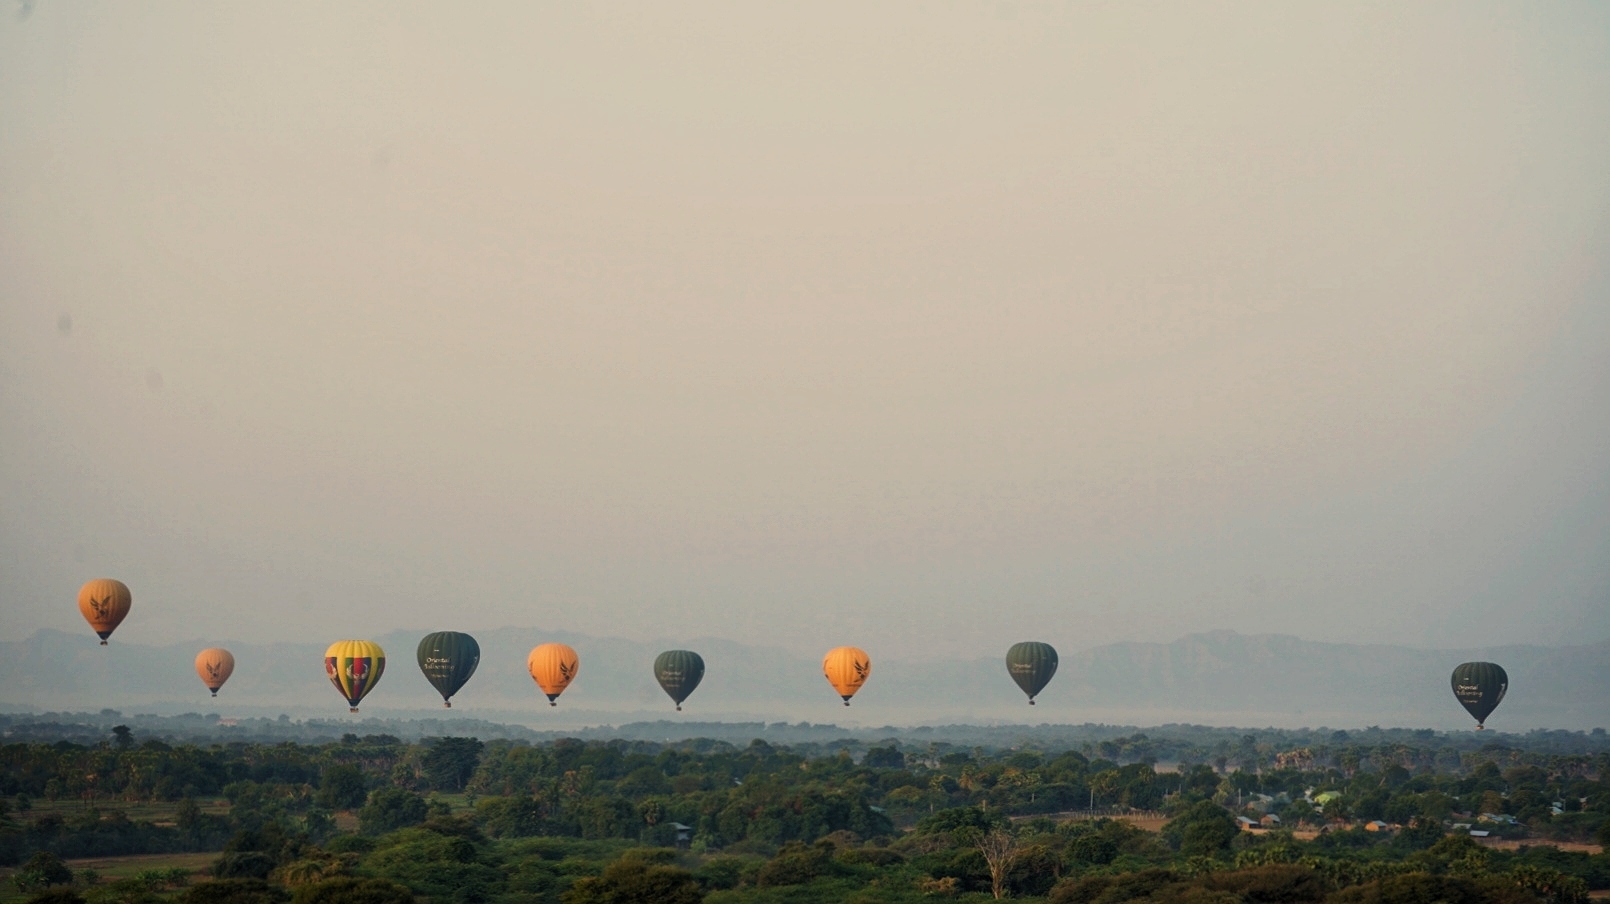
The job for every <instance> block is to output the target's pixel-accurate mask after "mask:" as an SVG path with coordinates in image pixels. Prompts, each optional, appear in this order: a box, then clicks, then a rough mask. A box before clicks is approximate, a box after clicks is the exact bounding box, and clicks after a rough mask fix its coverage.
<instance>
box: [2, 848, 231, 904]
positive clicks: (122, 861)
mask: <svg viewBox="0 0 1610 904" xmlns="http://www.w3.org/2000/svg"><path fill="white" fill-rule="evenodd" d="M218 854H219V852H218V851H204V852H196V853H187V854H141V855H137V856H130V857H85V858H81V859H74V860H68V861H66V862H67V865H68V866H70V867H72V870H73V872H75V873H76V872H78V871H79V870H86V869H92V870H94V871H96V872H97V873H100V874H101V879H100V881H101V882H103V883H106V882H115V881H117V880H118V879H128V878H132V877H133V876H136V875H138V874H140V873H142V872H144V871H146V870H166V869H173V868H176V867H177V868H182V869H187V870H190V872H191V874H192V876H193V881H199V880H202V879H204V878H206V877H205V876H204V875H199V874H200V873H202V871H204V870H206V869H207V867H209V866H211V865H212V862H213V861H214V860H216V859H218ZM14 872H16V870H15V869H0V904H12V902H16V901H26V900H27V899H28V898H29V897H30V895H26V894H19V893H18V892H17V890H16V888H15V887H13V886H12V884H11V882H10V881H9V880H10V879H11V874H12V873H14Z"/></svg>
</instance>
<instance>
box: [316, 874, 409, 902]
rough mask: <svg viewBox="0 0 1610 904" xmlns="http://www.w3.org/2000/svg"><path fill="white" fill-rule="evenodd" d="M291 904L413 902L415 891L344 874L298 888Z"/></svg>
mask: <svg viewBox="0 0 1610 904" xmlns="http://www.w3.org/2000/svg"><path fill="white" fill-rule="evenodd" d="M291 904H414V894H413V892H411V891H409V890H408V889H407V888H406V887H404V886H401V885H398V884H397V883H395V882H388V881H386V880H385V879H353V878H349V877H341V878H337V879H326V880H324V881H323V882H315V883H313V884H312V885H304V886H302V887H301V888H298V889H297V890H296V896H295V897H293V898H292V899H291Z"/></svg>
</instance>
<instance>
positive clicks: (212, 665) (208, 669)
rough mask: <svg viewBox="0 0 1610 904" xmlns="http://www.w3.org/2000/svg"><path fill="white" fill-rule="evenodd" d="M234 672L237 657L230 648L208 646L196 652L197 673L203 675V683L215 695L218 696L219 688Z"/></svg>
mask: <svg viewBox="0 0 1610 904" xmlns="http://www.w3.org/2000/svg"><path fill="white" fill-rule="evenodd" d="M234 673H235V657H234V656H233V655H231V654H230V652H229V651H228V650H225V649H223V648H222V647H208V648H207V649H205V650H202V651H201V652H200V653H197V654H196V674H197V675H200V676H201V683H202V684H205V685H206V686H207V690H209V691H212V695H213V696H214V697H216V696H218V689H219V688H221V687H223V686H224V682H225V681H228V680H229V676H230V675H232V674H234Z"/></svg>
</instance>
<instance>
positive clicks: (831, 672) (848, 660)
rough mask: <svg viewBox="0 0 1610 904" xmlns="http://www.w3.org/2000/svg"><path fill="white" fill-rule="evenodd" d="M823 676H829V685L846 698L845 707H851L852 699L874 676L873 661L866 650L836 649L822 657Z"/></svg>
mask: <svg viewBox="0 0 1610 904" xmlns="http://www.w3.org/2000/svg"><path fill="white" fill-rule="evenodd" d="M822 674H823V675H826V676H827V683H828V684H831V685H833V689H834V690H836V691H838V692H839V696H840V697H843V698H844V705H845V706H849V705H850V698H851V697H853V696H855V692H856V691H858V690H860V689H861V685H863V684H866V680H867V677H868V676H870V675H871V674H872V660H871V659H869V658H868V657H867V654H866V651H865V650H860V649H857V648H855V647H834V648H833V649H831V650H828V651H827V655H826V656H824V657H822Z"/></svg>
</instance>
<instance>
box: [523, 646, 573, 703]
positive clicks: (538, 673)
mask: <svg viewBox="0 0 1610 904" xmlns="http://www.w3.org/2000/svg"><path fill="white" fill-rule="evenodd" d="M525 667H526V670H527V671H529V672H530V673H531V679H532V680H533V681H535V682H537V687H540V688H542V692H543V693H544V694H547V695H548V705H549V706H558V705H559V704H558V703H557V702H556V701H557V700H558V699H559V695H560V694H562V693H564V692H565V688H567V687H569V686H570V682H572V681H575V680H576V672H578V671H579V670H580V669H581V659H580V658H579V657H577V656H576V651H575V650H572V649H571V648H570V647H567V646H565V645H564V644H562V643H545V644H542V645H540V646H537V647H534V648H533V649H532V650H531V655H530V656H527V657H526V661H525Z"/></svg>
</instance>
